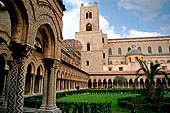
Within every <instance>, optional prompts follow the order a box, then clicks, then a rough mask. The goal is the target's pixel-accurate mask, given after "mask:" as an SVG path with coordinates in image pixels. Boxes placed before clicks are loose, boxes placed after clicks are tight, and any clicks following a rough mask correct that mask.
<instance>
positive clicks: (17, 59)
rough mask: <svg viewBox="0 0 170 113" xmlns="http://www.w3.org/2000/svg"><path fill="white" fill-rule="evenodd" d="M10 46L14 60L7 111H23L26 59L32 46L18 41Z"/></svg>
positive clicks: (11, 112) (9, 80)
mask: <svg viewBox="0 0 170 113" xmlns="http://www.w3.org/2000/svg"><path fill="white" fill-rule="evenodd" d="M9 48H10V50H11V51H12V57H13V59H14V60H13V61H11V62H10V63H9V64H10V74H9V77H8V78H9V79H8V84H9V85H8V96H7V97H8V102H7V113H23V104H24V88H25V67H24V66H25V62H24V59H27V55H28V54H29V52H30V51H31V50H32V48H31V47H29V46H27V45H21V44H17V43H13V44H12V46H10V47H9Z"/></svg>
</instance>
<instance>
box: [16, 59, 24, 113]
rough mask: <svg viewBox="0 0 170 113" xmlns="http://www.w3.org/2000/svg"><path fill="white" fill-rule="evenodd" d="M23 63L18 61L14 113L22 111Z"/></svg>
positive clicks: (21, 112)
mask: <svg viewBox="0 0 170 113" xmlns="http://www.w3.org/2000/svg"><path fill="white" fill-rule="evenodd" d="M24 66H25V63H24V62H23V61H19V65H18V80H17V92H16V107H15V111H16V113H23V104H24V88H25V67H24Z"/></svg>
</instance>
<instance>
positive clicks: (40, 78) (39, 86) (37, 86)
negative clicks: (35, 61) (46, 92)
mask: <svg viewBox="0 0 170 113" xmlns="http://www.w3.org/2000/svg"><path fill="white" fill-rule="evenodd" d="M43 72H44V70H43V66H42V65H39V66H38V68H37V74H36V75H35V82H34V92H35V93H39V92H41V91H42V86H43V84H42V83H43V82H42V81H43Z"/></svg>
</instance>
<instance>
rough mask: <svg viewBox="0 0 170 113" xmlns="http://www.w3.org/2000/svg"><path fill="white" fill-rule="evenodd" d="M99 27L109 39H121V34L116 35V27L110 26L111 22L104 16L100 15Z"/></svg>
mask: <svg viewBox="0 0 170 113" xmlns="http://www.w3.org/2000/svg"><path fill="white" fill-rule="evenodd" d="M99 26H100V29H101V30H102V31H103V33H106V34H107V37H108V38H121V36H120V34H116V33H115V31H114V26H110V24H109V21H108V20H107V19H106V18H105V17H104V16H102V15H99Z"/></svg>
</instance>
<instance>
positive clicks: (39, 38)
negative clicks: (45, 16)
mask: <svg viewBox="0 0 170 113" xmlns="http://www.w3.org/2000/svg"><path fill="white" fill-rule="evenodd" d="M55 41H56V40H55V36H54V32H53V30H52V28H51V26H50V25H49V24H43V25H40V27H39V28H38V30H37V35H36V38H35V42H36V43H35V44H37V43H39V44H40V45H41V47H42V48H41V49H42V51H40V52H39V53H42V54H43V56H44V57H45V58H55V56H56V55H55V46H56V42H55ZM34 47H36V46H35V45H34Z"/></svg>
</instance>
